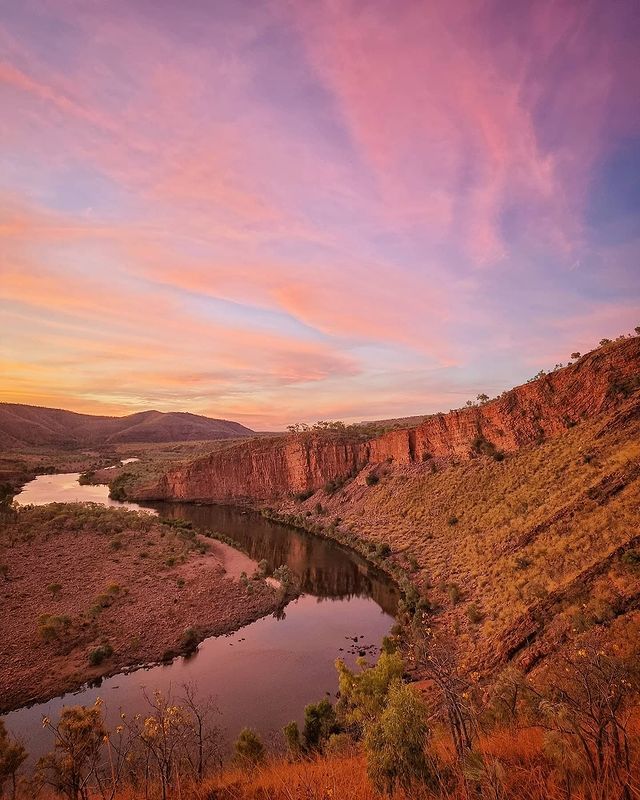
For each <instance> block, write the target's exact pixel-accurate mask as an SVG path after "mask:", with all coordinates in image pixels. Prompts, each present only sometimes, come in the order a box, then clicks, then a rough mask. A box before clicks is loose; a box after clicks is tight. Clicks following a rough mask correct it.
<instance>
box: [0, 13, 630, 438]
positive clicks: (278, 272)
mask: <svg viewBox="0 0 640 800" xmlns="http://www.w3.org/2000/svg"><path fill="white" fill-rule="evenodd" d="M151 10H152V11H153V13H152V14H150V11H151ZM634 10H635V9H634V3H633V2H632V1H631V0H628V1H627V0H622V2H620V3H617V4H616V5H615V8H613V7H605V6H603V5H602V4H584V3H583V4H579V3H571V2H566V3H557V2H551V0H549V2H546V1H545V2H540V3H535V4H531V5H530V6H528V7H527V8H521V7H518V10H517V12H516V11H515V7H514V6H513V5H512V4H508V3H506V2H502V0H500V1H499V2H498V1H497V0H495V1H492V2H489V3H483V4H480V5H478V4H477V3H472V2H470V1H469V2H463V3H457V4H450V3H449V4H446V3H425V2H421V0H410V1H409V2H406V3H400V4H398V3H391V2H389V0H376V2H373V3H368V4H362V3H358V2H355V0H353V1H352V0H345V1H344V2H333V0H318V2H314V3H307V4H304V3H297V2H293V0H276V2H274V3H269V4H262V5H259V4H258V5H252V6H251V7H248V6H246V4H238V3H235V2H232V1H231V0H228V1H227V0H216V2H215V3H213V4H211V3H204V2H203V3H201V2H194V3H191V4H189V7H188V8H186V9H182V10H181V11H180V13H178V10H177V6H176V4H174V3H170V2H156V3H153V4H152V6H151V5H149V4H147V3H146V1H145V0H139V2H135V3H130V2H123V1H122V0H116V2H113V3H109V4H107V5H104V4H102V5H101V4H97V5H96V4H78V3H75V2H73V1H72V0H46V2H45V0H25V2H24V3H21V4H15V5H14V6H12V7H11V8H10V9H8V10H7V13H6V14H4V15H3V22H2V23H0V102H2V104H3V108H4V109H6V110H7V111H6V113H4V114H3V115H2V119H0V178H1V179H2V185H3V194H2V196H0V303H1V305H0V313H1V314H2V327H3V331H2V333H3V336H2V338H1V341H0V358H1V359H2V360H3V362H2V363H3V367H4V374H5V376H6V377H5V381H4V383H3V387H2V397H3V399H16V400H21V401H23V402H28V401H29V399H32V400H33V401H34V402H36V401H37V402H41V403H42V402H52V403H55V404H56V405H66V406H69V407H73V408H78V409H80V408H85V409H92V410H96V409H99V408H104V409H105V410H109V411H110V412H119V411H123V412H124V411H127V410H131V409H134V408H135V409H138V408H142V407H145V406H148V405H153V406H158V407H163V408H189V409H192V410H196V411H203V412H208V413H215V414H216V415H218V416H220V415H224V416H229V417H234V416H236V417H237V418H239V419H242V420H243V421H245V422H249V424H254V425H257V426H258V427H265V426H281V425H283V424H286V422H288V421H290V420H291V419H309V418H314V417H328V416H345V417H348V418H360V417H365V416H369V417H371V416H384V415H385V414H389V415H393V416H395V415H402V414H409V413H420V412H427V411H431V410H436V409H438V408H445V409H446V408H448V407H451V406H452V405H455V404H456V400H458V401H460V402H461V401H462V400H463V399H465V398H466V397H467V396H472V395H473V394H474V393H475V391H474V390H480V389H482V387H483V386H487V387H496V389H497V388H499V387H502V386H508V385H509V384H510V383H513V382H516V381H518V380H521V379H522V378H524V377H527V376H528V375H529V374H530V372H531V370H532V368H534V367H540V366H547V363H546V361H545V359H550V358H552V357H553V359H554V360H562V354H563V353H566V352H570V351H571V350H572V349H576V348H577V349H585V347H587V346H588V343H589V341H592V342H595V341H597V340H598V339H599V338H600V337H601V336H603V335H612V334H613V333H615V331H613V330H611V329H612V328H613V327H615V325H616V324H617V323H618V322H619V324H620V326H621V328H623V329H624V328H625V326H627V327H628V325H629V324H630V323H631V321H632V317H633V313H634V308H637V306H638V297H639V293H640V287H639V286H638V283H637V274H636V271H635V270H636V266H637V256H638V253H639V250H640V247H639V242H638V238H639V237H640V233H639V232H638V228H637V225H633V224H632V223H631V222H630V220H633V218H634V216H635V217H636V218H637V215H638V211H639V209H638V199H637V195H634V194H633V192H631V191H629V190H628V188H626V189H625V186H627V187H628V185H629V180H628V179H626V180H622V177H621V175H622V174H623V173H624V174H626V173H628V171H629V169H632V168H633V163H634V159H633V154H634V153H635V154H640V144H638V143H639V142H640V113H639V111H638V106H637V103H636V102H635V98H636V96H637V90H638V75H637V70H636V68H635V66H634V64H635V63H636V53H635V45H636V43H637V35H638V33H639V31H638V26H639V24H640V23H639V21H638V17H637V13H634ZM620 153H623V154H624V158H622V157H621V156H620ZM629 154H631V155H629ZM636 162H640V159H636ZM620 165H622V166H620ZM627 178H628V176H627ZM598 197H606V198H607V202H606V204H605V203H603V202H595V201H594V198H596V199H597V198H598ZM611 208H615V209H616V214H617V215H618V216H619V217H620V219H621V220H623V222H621V223H620V224H619V225H615V224H614V223H615V220H612V219H611V212H610V209H611ZM605 329H606V330H605ZM5 334H6V335H5ZM588 340H589V341H588ZM534 371H535V370H534Z"/></svg>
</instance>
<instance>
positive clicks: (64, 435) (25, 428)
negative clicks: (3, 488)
mask: <svg viewBox="0 0 640 800" xmlns="http://www.w3.org/2000/svg"><path fill="white" fill-rule="evenodd" d="M252 435H253V431H251V430H250V429H249V428H245V427H244V425H240V424H239V423H238V422H230V421H228V420H223V419H212V418H210V417H203V416H199V415H197V414H189V413H182V412H168V413H163V412H161V411H142V412H139V413H137V414H129V415H128V416H124V417H106V416H94V415H91V414H77V413H75V412H73V411H64V410H62V409H58V408H41V407H39V406H28V405H21V404H17V403H0V446H1V447H3V448H5V449H16V448H19V447H24V446H41V445H52V446H56V445H59V446H74V445H79V446H92V445H98V444H124V443H129V442H141V443H149V442H183V441H206V440H211V439H234V438H240V437H246V436H252Z"/></svg>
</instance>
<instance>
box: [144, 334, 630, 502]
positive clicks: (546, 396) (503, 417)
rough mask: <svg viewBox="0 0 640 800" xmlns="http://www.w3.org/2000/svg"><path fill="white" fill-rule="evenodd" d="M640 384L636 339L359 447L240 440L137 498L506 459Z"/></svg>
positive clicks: (298, 439) (339, 442) (338, 439)
mask: <svg viewBox="0 0 640 800" xmlns="http://www.w3.org/2000/svg"><path fill="white" fill-rule="evenodd" d="M639 384H640V338H638V337H634V338H631V339H625V340H623V341H620V342H615V343H613V344H610V345H607V346H605V347H603V348H600V349H599V350H595V351H593V352H592V353H589V354H587V355H586V356H584V357H583V358H582V359H580V360H579V361H578V362H577V363H576V364H574V365H573V366H570V367H566V368H565V369H562V370H558V371H556V372H554V373H551V374H549V375H545V376H544V377H542V378H540V379H538V380H536V381H533V382H532V383H528V384H525V385H523V386H518V387H517V388H515V389H512V390H511V391H509V392H506V393H505V394H504V395H502V396H501V397H500V398H498V399H496V400H492V401H490V402H488V403H486V404H485V405H482V406H475V407H472V408H465V409H463V410H461V411H453V412H450V413H449V414H439V415H435V416H433V417H430V418H429V419H427V420H425V421H424V422H423V423H422V424H421V425H418V426H417V427H415V428H410V429H408V430H400V431H391V432H389V433H387V434H384V435H383V436H380V437H377V438H375V439H370V440H367V441H358V440H356V439H350V438H349V437H348V436H347V435H336V434H322V435H312V434H294V435H290V436H281V437H274V438H265V439H252V440H250V441H246V442H240V443H238V444H237V445H235V446H232V447H230V448H228V449H225V450H222V451H219V452H215V453H212V454H211V455H209V456H206V457H204V458H201V459H198V460H196V461H193V462H191V463H190V464H188V465H186V466H181V467H179V468H176V469H173V470H171V471H169V472H168V473H167V474H166V475H164V476H163V477H162V478H161V479H160V481H159V482H158V483H157V484H155V485H154V486H150V487H147V488H146V489H145V490H144V491H141V492H140V493H139V496H140V497H146V498H164V499H171V500H192V501H204V502H207V501H208V502H222V503H227V502H228V503H233V502H240V501H243V500H249V501H252V500H253V501H267V500H273V499H277V498H279V497H282V496H284V495H287V494H290V493H292V492H303V491H308V490H315V489H319V488H321V487H323V486H324V485H325V484H326V483H327V482H328V481H331V480H340V479H344V478H346V477H347V476H349V475H354V474H355V473H356V472H357V471H359V470H360V469H362V468H363V467H365V466H366V465H367V464H376V463H381V462H383V461H386V460H387V459H392V460H393V461H394V463H401V464H407V463H412V462H423V461H428V460H429V459H430V458H436V459H451V458H458V459H460V458H470V457H471V456H472V455H473V454H474V452H475V451H477V450H478V449H482V450H484V452H491V451H492V450H493V451H494V452H495V451H496V450H499V451H503V452H505V453H509V452H513V451H514V450H517V449H518V448H520V447H522V446H524V445H528V444H534V443H536V442H539V441H541V440H542V439H545V438H549V437H552V436H557V435H558V434H560V433H561V432H562V431H563V430H565V429H566V428H567V427H569V426H571V425H574V424H577V423H579V422H580V420H581V419H584V418H587V417H593V416H595V415H597V414H599V413H601V412H602V411H604V410H606V409H608V408H610V407H613V406H615V405H617V404H618V403H620V400H621V398H623V397H624V396H625V395H626V394H627V393H629V392H630V391H633V390H635V389H636V388H637V387H638V385H639Z"/></svg>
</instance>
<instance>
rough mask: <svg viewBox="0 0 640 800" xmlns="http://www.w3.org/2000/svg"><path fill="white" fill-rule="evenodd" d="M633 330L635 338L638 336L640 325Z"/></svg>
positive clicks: (639, 334)
mask: <svg viewBox="0 0 640 800" xmlns="http://www.w3.org/2000/svg"><path fill="white" fill-rule="evenodd" d="M633 330H634V331H635V332H636V335H637V336H640V325H637V326H636V327H635V328H634V329H633Z"/></svg>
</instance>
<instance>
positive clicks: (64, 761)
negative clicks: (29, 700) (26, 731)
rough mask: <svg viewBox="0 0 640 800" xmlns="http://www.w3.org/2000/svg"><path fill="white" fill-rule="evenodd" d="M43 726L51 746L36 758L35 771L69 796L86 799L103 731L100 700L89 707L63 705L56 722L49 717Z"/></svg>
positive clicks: (79, 799)
mask: <svg viewBox="0 0 640 800" xmlns="http://www.w3.org/2000/svg"><path fill="white" fill-rule="evenodd" d="M42 725H43V727H44V728H48V729H49V730H50V731H51V732H52V733H53V735H54V739H55V744H54V750H53V751H52V752H50V753H48V754H47V755H46V756H43V757H42V758H41V759H40V760H39V761H38V772H39V774H40V776H41V777H42V779H43V780H44V782H45V783H48V784H49V785H50V786H52V787H53V788H54V789H55V790H56V791H57V792H59V793H60V794H63V795H64V796H65V797H67V798H69V800H87V798H88V797H89V788H88V783H89V780H90V778H91V776H92V775H94V774H95V770H96V767H97V765H98V762H99V757H100V748H101V747H102V744H103V741H104V738H105V736H106V735H107V732H106V730H105V727H104V724H103V721H102V701H101V700H100V698H98V699H97V700H96V702H95V704H94V705H93V706H91V707H89V708H87V707H86V706H66V707H65V708H63V709H62V711H61V712H60V719H59V720H58V722H57V723H55V724H54V723H53V722H51V720H50V719H49V717H44V718H43V720H42Z"/></svg>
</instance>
